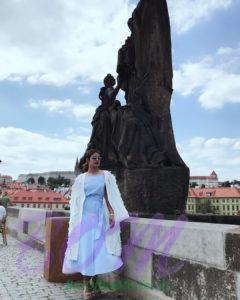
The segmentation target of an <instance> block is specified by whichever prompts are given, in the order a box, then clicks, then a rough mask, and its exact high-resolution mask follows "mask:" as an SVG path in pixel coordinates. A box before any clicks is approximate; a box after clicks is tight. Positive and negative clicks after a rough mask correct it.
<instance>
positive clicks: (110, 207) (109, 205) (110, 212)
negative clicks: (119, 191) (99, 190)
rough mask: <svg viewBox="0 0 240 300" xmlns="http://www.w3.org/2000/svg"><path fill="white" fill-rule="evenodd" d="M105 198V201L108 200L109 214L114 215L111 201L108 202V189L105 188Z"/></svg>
mask: <svg viewBox="0 0 240 300" xmlns="http://www.w3.org/2000/svg"><path fill="white" fill-rule="evenodd" d="M104 197H105V199H106V203H107V207H108V211H109V214H114V211H113V208H112V206H111V204H110V203H109V201H108V196H107V190H106V187H105V188H104Z"/></svg>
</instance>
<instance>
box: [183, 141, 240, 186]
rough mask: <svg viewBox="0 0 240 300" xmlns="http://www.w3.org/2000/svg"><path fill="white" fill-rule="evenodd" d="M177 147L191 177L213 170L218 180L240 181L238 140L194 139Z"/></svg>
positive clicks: (207, 173)
mask: <svg viewBox="0 0 240 300" xmlns="http://www.w3.org/2000/svg"><path fill="white" fill-rule="evenodd" d="M177 147H178V150H179V153H180V154H181V156H182V158H183V160H184V161H185V162H186V164H187V165H188V166H189V168H190V173H191V175H192V176H194V175H203V176H206V175H210V173H211V172H212V171H213V170H215V171H216V172H217V174H218V175H219V179H220V180H232V179H238V180H239V179H240V173H239V170H240V138H226V137H222V138H210V139H207V138H204V137H194V138H192V139H191V140H188V141H185V142H182V143H180V144H178V145H177Z"/></svg>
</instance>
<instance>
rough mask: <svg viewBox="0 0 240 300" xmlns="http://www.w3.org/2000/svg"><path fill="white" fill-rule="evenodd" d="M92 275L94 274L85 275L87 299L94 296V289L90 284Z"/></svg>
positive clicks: (85, 295) (85, 296)
mask: <svg viewBox="0 0 240 300" xmlns="http://www.w3.org/2000/svg"><path fill="white" fill-rule="evenodd" d="M91 277H92V276H86V275H83V285H84V290H83V297H84V299H85V300H87V299H91V298H92V296H93V289H92V287H91V285H90V279H91Z"/></svg>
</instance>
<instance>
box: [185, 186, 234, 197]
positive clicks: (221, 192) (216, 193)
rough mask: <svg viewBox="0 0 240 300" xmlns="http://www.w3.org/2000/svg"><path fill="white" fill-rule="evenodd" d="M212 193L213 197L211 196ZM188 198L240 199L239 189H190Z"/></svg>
mask: <svg viewBox="0 0 240 300" xmlns="http://www.w3.org/2000/svg"><path fill="white" fill-rule="evenodd" d="M210 193H211V196H210ZM188 197H191V198H208V197H213V198H240V189H239V188H235V187H233V188H231V187H227V188H222V187H220V188H203V189H198V188H189V191H188Z"/></svg>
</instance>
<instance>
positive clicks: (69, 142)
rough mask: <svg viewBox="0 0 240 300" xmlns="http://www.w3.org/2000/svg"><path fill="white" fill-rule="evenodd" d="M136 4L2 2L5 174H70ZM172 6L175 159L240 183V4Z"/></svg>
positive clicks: (0, 142) (110, 0)
mask: <svg viewBox="0 0 240 300" xmlns="http://www.w3.org/2000/svg"><path fill="white" fill-rule="evenodd" d="M137 2H138V1H135V0H104V1H102V0H91V1H89V0H81V1H79V0H68V1H65V0H51V1H48V0H41V1H39V0H1V10H0V44H1V48H0V159H1V160H2V161H3V162H2V164H1V165H0V173H1V174H8V175H12V176H13V177H14V178H17V175H18V174H20V173H31V172H41V171H49V170H72V169H73V167H74V164H75V160H76V157H77V156H81V155H82V154H83V152H84V150H85V147H86V144H87V142H88V140H89V135H90V134H91V124H90V123H91V118H92V116H93V114H94V111H95V109H96V107H97V106H98V105H99V104H100V102H99V100H98V91H99V89H100V87H101V86H102V83H101V80H102V78H103V77H104V75H105V74H107V73H109V72H111V73H113V74H115V69H116V60H117V50H118V49H119V47H120V46H121V45H122V44H123V42H124V41H125V39H126V37H127V35H128V34H129V31H128V28H127V25H126V22H127V19H128V18H129V17H130V15H131V12H132V10H133V9H134V7H135V5H136V3H137ZM168 5H169V13H170V18H171V26H172V43H173V61H174V94H173V99H172V105H171V111H172V119H173V127H174V132H175V139H176V143H177V147H178V149H179V152H180V154H181V156H182V158H183V159H184V160H185V162H186V163H187V164H188V166H189V167H190V170H191V174H192V175H209V174H210V173H211V171H212V170H215V171H216V172H217V174H218V175H219V179H220V180H227V179H230V180H231V179H240V171H239V170H240V132H239V128H240V126H239V125H240V121H239V120H240V38H239V29H238V28H240V22H239V12H240V0H168ZM120 100H121V102H122V104H123V105H124V98H123V95H120Z"/></svg>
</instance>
